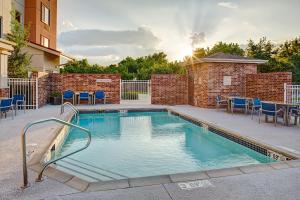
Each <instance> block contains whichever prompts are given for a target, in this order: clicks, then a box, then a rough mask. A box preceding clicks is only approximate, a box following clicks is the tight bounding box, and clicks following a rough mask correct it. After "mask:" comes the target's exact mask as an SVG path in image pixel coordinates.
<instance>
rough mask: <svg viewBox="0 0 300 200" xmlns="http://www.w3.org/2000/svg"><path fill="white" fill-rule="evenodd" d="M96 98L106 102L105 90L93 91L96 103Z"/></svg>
mask: <svg viewBox="0 0 300 200" xmlns="http://www.w3.org/2000/svg"><path fill="white" fill-rule="evenodd" d="M96 100H103V103H104V104H105V103H106V95H105V92H104V91H102V90H97V91H95V94H94V104H96Z"/></svg>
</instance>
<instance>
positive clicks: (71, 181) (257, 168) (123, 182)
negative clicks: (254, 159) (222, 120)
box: [28, 108, 300, 192]
mask: <svg viewBox="0 0 300 200" xmlns="http://www.w3.org/2000/svg"><path fill="white" fill-rule="evenodd" d="M79 110H80V112H83V113H84V112H91V111H94V110H96V109H79ZM120 110H127V111H128V110H130V111H131V112H132V111H162V110H164V111H168V112H171V113H172V114H175V115H179V116H181V117H182V118H184V119H186V120H188V121H191V122H193V123H196V124H199V125H200V124H201V125H203V124H204V125H208V126H209V127H213V128H214V129H217V130H219V131H222V132H226V134H232V135H234V136H235V137H240V138H242V139H243V140H247V141H249V142H251V143H255V144H258V145H260V146H263V147H264V148H268V149H271V150H274V151H275V152H280V153H282V154H283V155H288V156H289V157H293V160H289V161H278V162H276V163H265V164H254V165H245V166H239V167H230V168H222V169H213V170H204V171H195V172H186V173H176V174H167V175H158V176H148V177H139V178H128V179H120V180H112V181H99V182H88V181H86V180H83V179H81V178H79V177H76V176H74V175H71V174H69V173H66V172H64V171H61V170H59V169H57V168H55V167H53V166H49V167H48V168H47V169H46V170H45V172H44V176H47V177H49V178H51V179H54V180H56V181H58V182H61V183H64V184H66V185H68V186H70V187H72V188H74V189H76V190H79V191H82V192H84V191H86V192H93V191H103V190H114V189H124V188H132V187H141V186H150V185H159V184H166V183H181V182H187V181H195V180H209V179H212V178H219V177H226V176H237V175H242V174H250V173H259V172H266V171H273V170H281V169H287V168H295V167H300V160H299V156H300V155H297V154H295V153H292V152H288V151H287V150H283V149H280V148H277V147H276V148H275V147H272V146H271V145H267V144H264V143H262V142H261V141H258V140H256V139H253V138H249V137H246V136H242V135H240V134H239V133H235V132H233V131H230V130H227V129H224V128H222V127H219V126H217V125H215V124H213V123H210V122H207V121H204V120H199V119H196V118H193V117H191V116H189V115H186V114H182V113H180V112H178V111H175V110H173V109H170V108H164V109H155V108H151V109H146V108H145V109H143V108H126V109H97V110H96V111H95V112H105V111H112V112H115V111H120ZM73 115H74V114H73V113H70V114H68V115H67V116H65V117H64V120H66V121H68V122H70V121H71V120H72V118H73ZM64 127H65V126H63V125H62V126H60V127H58V128H57V129H56V130H55V131H54V133H55V136H54V139H53V140H52V141H50V142H49V146H48V148H45V149H43V151H41V152H38V153H36V154H35V155H33V158H32V159H30V161H29V164H28V166H29V168H30V169H31V170H33V171H36V172H40V170H41V169H42V159H43V158H44V157H45V154H46V153H47V151H49V148H51V146H52V144H53V142H54V141H55V140H56V139H57V137H58V136H59V135H60V134H61V132H62V130H63V129H64Z"/></svg>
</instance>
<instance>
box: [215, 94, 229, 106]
mask: <svg viewBox="0 0 300 200" xmlns="http://www.w3.org/2000/svg"><path fill="white" fill-rule="evenodd" d="M216 103H217V109H219V108H220V107H221V106H228V101H227V100H225V99H222V97H221V95H218V96H216Z"/></svg>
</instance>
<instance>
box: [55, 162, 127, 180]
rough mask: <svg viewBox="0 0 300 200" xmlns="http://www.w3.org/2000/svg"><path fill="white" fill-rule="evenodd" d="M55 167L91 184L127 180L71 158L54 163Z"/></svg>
mask: <svg viewBox="0 0 300 200" xmlns="http://www.w3.org/2000/svg"><path fill="white" fill-rule="evenodd" d="M56 166H57V168H58V169H59V168H61V169H63V170H65V171H69V172H72V174H74V175H75V174H76V175H77V176H78V177H80V178H82V179H85V180H88V181H91V182H97V181H110V180H118V179H128V177H126V176H124V175H121V174H119V173H115V172H112V171H110V170H107V169H103V168H100V167H97V166H94V165H91V164H89V163H85V162H82V161H78V160H76V159H73V158H66V159H64V160H61V161H59V162H57V163H56Z"/></svg>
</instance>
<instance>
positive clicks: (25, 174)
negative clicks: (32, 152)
mask: <svg viewBox="0 0 300 200" xmlns="http://www.w3.org/2000/svg"><path fill="white" fill-rule="evenodd" d="M72 106H73V105H72ZM46 122H56V123H59V124H63V125H66V126H69V127H73V128H77V129H79V130H81V131H83V132H85V133H86V134H87V137H88V140H87V143H86V144H85V146H84V147H81V148H79V149H78V150H76V151H73V152H71V153H69V154H66V155H64V156H61V157H58V158H56V159H53V160H50V161H48V162H46V163H45V164H44V165H43V168H42V170H41V171H40V173H39V175H38V178H37V179H36V181H41V180H42V177H43V172H44V171H45V169H46V168H47V167H48V166H49V165H51V164H53V163H55V162H57V161H59V160H62V159H64V158H66V157H68V156H71V155H73V154H75V153H78V152H80V151H82V150H84V149H86V148H87V147H88V146H89V145H90V143H91V132H90V131H89V130H87V129H85V128H82V127H80V126H77V125H75V124H72V123H69V122H66V121H63V120H60V119H57V118H49V119H44V120H39V121H35V122H32V123H29V124H27V125H26V126H25V127H24V128H23V130H22V133H21V145H22V158H23V187H22V188H27V187H28V172H27V161H26V133H27V131H28V129H29V128H30V127H32V126H34V125H37V124H42V123H46Z"/></svg>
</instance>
